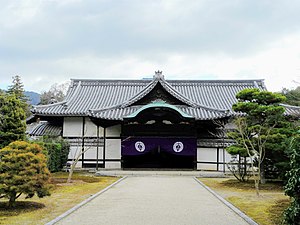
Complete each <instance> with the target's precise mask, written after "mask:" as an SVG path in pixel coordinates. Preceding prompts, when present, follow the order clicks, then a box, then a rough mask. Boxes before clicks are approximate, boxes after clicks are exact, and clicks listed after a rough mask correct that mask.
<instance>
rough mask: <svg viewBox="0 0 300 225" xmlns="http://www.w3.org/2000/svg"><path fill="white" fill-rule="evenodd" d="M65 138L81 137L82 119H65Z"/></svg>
mask: <svg viewBox="0 0 300 225" xmlns="http://www.w3.org/2000/svg"><path fill="white" fill-rule="evenodd" d="M63 136H64V137H81V136H82V117H64V125H63Z"/></svg>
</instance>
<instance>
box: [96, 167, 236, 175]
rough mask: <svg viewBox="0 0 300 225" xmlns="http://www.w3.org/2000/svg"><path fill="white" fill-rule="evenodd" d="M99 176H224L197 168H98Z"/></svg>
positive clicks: (221, 173) (220, 173)
mask: <svg viewBox="0 0 300 225" xmlns="http://www.w3.org/2000/svg"><path fill="white" fill-rule="evenodd" d="M96 175H99V176H153V175H155V176H157V175H163V176H193V177H226V175H225V174H224V173H223V172H220V171H219V172H217V171H199V170H105V169H104V170H99V171H96ZM230 175H231V174H230Z"/></svg>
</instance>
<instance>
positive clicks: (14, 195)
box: [8, 193, 17, 208]
mask: <svg viewBox="0 0 300 225" xmlns="http://www.w3.org/2000/svg"><path fill="white" fill-rule="evenodd" d="M16 199H17V193H11V194H10V195H9V201H8V207H9V208H12V207H14V206H15V205H16Z"/></svg>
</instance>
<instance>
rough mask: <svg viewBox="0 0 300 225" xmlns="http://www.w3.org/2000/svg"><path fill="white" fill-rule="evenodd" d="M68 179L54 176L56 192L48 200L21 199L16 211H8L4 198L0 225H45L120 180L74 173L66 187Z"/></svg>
mask: <svg viewBox="0 0 300 225" xmlns="http://www.w3.org/2000/svg"><path fill="white" fill-rule="evenodd" d="M67 176H68V173H55V174H52V184H53V189H52V192H51V196H49V197H45V198H41V199H40V198H38V197H33V198H31V199H25V197H24V196H21V197H20V198H19V199H18V200H17V204H16V207H15V208H14V209H7V200H5V201H4V200H3V199H1V201H0V224H12V225H13V224H22V225H23V224H28V225H29V224H32V225H33V224H34V225H36V224H45V223H47V222H49V221H51V220H52V219H54V218H56V217H57V216H59V215H60V214H62V213H64V212H65V211H67V210H68V209H70V208H72V207H73V206H75V205H76V204H78V203H80V202H82V201H83V200H85V199H87V198H88V197H90V196H91V195H93V194H95V193H97V192H98V191H100V190H102V189H104V188H105V187H107V186H109V185H110V184H112V183H113V182H115V181H116V180H118V179H119V178H117V177H96V176H93V175H91V174H85V173H75V174H74V176H73V181H72V183H69V184H67V183H66V180H67Z"/></svg>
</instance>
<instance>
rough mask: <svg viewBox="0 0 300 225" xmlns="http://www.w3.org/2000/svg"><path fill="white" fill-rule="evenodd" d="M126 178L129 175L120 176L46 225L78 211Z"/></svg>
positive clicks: (51, 224) (50, 224)
mask: <svg viewBox="0 0 300 225" xmlns="http://www.w3.org/2000/svg"><path fill="white" fill-rule="evenodd" d="M125 178H127V176H124V177H122V178H120V179H119V180H117V181H115V182H114V183H112V184H111V185H109V186H107V187H106V188H104V189H102V190H101V191H99V192H97V193H96V194H94V195H92V196H90V197H89V198H87V199H86V200H84V201H82V202H80V203H79V204H77V205H75V206H74V207H72V208H71V209H69V210H68V211H66V212H64V213H63V214H61V215H59V216H58V217H56V218H55V219H53V220H51V221H50V222H48V223H46V224H45V225H53V224H55V223H57V222H58V221H60V220H62V219H63V218H65V217H67V216H68V215H70V214H71V213H73V212H74V211H76V210H77V209H79V208H80V207H82V206H84V205H85V204H87V203H88V202H90V201H92V200H93V199H94V198H96V197H98V196H99V195H101V194H103V193H104V192H106V191H107V190H108V189H110V188H112V187H113V186H115V185H116V184H118V183H120V182H121V181H123V180H124V179H125Z"/></svg>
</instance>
